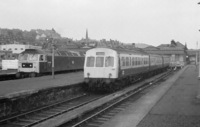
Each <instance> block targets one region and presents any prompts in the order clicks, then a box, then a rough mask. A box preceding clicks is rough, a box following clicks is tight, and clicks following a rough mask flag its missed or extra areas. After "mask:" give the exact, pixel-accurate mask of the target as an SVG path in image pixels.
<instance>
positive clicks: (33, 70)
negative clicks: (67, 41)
mask: <svg viewBox="0 0 200 127" xmlns="http://www.w3.org/2000/svg"><path fill="white" fill-rule="evenodd" d="M18 60H19V62H18V72H17V74H16V77H17V78H20V77H24V76H30V77H35V76H37V75H40V74H44V73H50V72H52V54H51V52H50V51H43V50H39V49H26V50H25V51H24V52H22V53H21V54H20V55H19V58H18ZM84 60H85V53H84V51H72V50H69V51H55V57H54V70H55V72H61V71H74V70H83V66H84Z"/></svg>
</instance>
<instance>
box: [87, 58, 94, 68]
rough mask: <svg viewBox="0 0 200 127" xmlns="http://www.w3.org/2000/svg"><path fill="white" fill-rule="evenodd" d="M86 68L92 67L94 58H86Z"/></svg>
mask: <svg viewBox="0 0 200 127" xmlns="http://www.w3.org/2000/svg"><path fill="white" fill-rule="evenodd" d="M86 66H87V67H94V57H93V56H90V57H87V63H86Z"/></svg>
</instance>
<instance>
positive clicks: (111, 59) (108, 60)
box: [105, 56, 114, 67]
mask: <svg viewBox="0 0 200 127" xmlns="http://www.w3.org/2000/svg"><path fill="white" fill-rule="evenodd" d="M105 66H106V67H113V66H114V57H112V56H108V57H106V61H105Z"/></svg>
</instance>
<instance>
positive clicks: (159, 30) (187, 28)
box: [0, 0, 200, 48]
mask: <svg viewBox="0 0 200 127" xmlns="http://www.w3.org/2000/svg"><path fill="white" fill-rule="evenodd" d="M198 2H200V0H0V17H1V21H0V28H9V29H13V28H18V29H22V30H31V29H52V28H54V29H55V30H56V31H57V32H58V33H60V34H61V36H62V37H69V38H73V39H78V40H79V39H81V38H83V37H85V32H86V29H88V33H89V37H90V38H91V39H96V40H100V39H103V38H104V39H107V40H108V39H114V40H119V41H121V42H123V43H146V44H150V45H153V46H158V45H160V44H169V43H170V41H171V40H172V39H174V40H175V41H179V42H181V43H182V44H185V43H187V46H188V48H196V43H197V41H198V42H199V45H200V32H199V31H198V30H199V29H200V5H198V4H197V3H198Z"/></svg>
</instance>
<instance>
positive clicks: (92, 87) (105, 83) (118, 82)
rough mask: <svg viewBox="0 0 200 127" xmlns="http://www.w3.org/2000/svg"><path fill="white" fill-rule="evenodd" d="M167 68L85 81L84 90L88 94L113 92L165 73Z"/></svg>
mask: <svg viewBox="0 0 200 127" xmlns="http://www.w3.org/2000/svg"><path fill="white" fill-rule="evenodd" d="M167 69H168V67H165V68H160V69H156V70H152V71H146V72H143V73H139V74H134V75H128V76H124V77H121V78H118V79H98V78H95V79H85V83H84V89H86V90H87V91H90V92H100V93H102V92H103V93H104V92H106V93H107V92H114V91H117V90H120V89H122V88H124V87H126V86H129V85H131V84H133V83H136V82H138V81H141V80H144V79H147V78H150V77H152V76H155V75H157V74H160V73H162V72H164V71H166V70H167Z"/></svg>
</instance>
